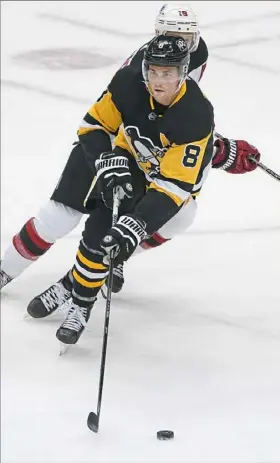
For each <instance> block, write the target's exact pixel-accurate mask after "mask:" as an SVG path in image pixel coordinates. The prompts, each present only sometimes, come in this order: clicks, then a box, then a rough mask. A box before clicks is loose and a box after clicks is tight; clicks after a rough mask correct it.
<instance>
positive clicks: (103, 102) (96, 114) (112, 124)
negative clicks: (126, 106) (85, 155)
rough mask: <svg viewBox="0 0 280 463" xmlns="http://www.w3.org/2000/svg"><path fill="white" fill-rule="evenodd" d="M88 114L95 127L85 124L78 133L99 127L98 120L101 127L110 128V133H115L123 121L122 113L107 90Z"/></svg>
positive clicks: (81, 133)
mask: <svg viewBox="0 0 280 463" xmlns="http://www.w3.org/2000/svg"><path fill="white" fill-rule="evenodd" d="M88 115H89V116H91V117H92V118H93V120H94V121H95V122H94V121H93V127H90V126H87V127H83V124H82V125H81V127H80V128H79V130H78V135H83V134H84V133H88V132H89V131H91V130H96V129H98V125H97V124H96V121H97V122H99V123H100V129H101V130H102V129H103V130H104V129H105V130H108V131H109V132H110V133H115V132H116V131H117V130H118V128H119V126H120V125H121V123H122V117H121V113H120V112H119V110H118V108H117V107H116V106H115V104H114V102H113V100H112V94H111V92H109V90H107V91H106V92H105V93H104V94H103V96H102V98H100V100H98V101H97V102H96V103H94V104H93V105H92V106H91V108H90V109H89V110H88Z"/></svg>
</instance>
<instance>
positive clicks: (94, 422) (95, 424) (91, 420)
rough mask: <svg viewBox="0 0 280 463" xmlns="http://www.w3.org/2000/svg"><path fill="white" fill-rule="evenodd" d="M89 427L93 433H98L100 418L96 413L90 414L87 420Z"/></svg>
mask: <svg viewBox="0 0 280 463" xmlns="http://www.w3.org/2000/svg"><path fill="white" fill-rule="evenodd" d="M87 425H88V428H89V429H90V430H91V431H93V432H98V428H99V419H98V416H97V415H96V414H95V413H93V412H90V413H89V415H88V419H87Z"/></svg>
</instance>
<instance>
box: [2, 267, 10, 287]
mask: <svg viewBox="0 0 280 463" xmlns="http://www.w3.org/2000/svg"><path fill="white" fill-rule="evenodd" d="M10 281H12V278H11V277H9V275H7V273H5V272H4V270H0V290H1V289H2V288H4V286H6V285H7V284H8V283H10Z"/></svg>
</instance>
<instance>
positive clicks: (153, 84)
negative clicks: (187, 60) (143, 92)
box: [148, 65, 180, 106]
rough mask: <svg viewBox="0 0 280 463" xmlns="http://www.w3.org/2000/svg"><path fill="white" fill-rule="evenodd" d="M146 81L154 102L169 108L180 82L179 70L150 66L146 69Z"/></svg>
mask: <svg viewBox="0 0 280 463" xmlns="http://www.w3.org/2000/svg"><path fill="white" fill-rule="evenodd" d="M148 81H149V86H150V90H151V93H152V95H153V97H154V98H155V100H156V101H157V102H158V103H160V104H163V105H166V106H169V105H170V104H171V103H172V102H173V100H174V98H175V96H176V93H177V91H178V85H179V82H180V75H179V70H178V68H176V67H164V66H153V65H150V66H149V69H148Z"/></svg>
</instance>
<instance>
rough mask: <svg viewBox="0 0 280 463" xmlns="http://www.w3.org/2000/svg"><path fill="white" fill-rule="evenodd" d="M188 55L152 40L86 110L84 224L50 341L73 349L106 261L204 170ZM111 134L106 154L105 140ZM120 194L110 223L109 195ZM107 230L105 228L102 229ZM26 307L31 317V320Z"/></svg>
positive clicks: (205, 140) (208, 128)
mask: <svg viewBox="0 0 280 463" xmlns="http://www.w3.org/2000/svg"><path fill="white" fill-rule="evenodd" d="M189 60H190V54H189V51H188V47H187V44H186V42H185V41H184V40H183V39H182V38H181V37H180V36H170V37H167V36H164V35H159V36H157V37H156V38H154V39H153V40H152V41H151V42H150V43H149V45H148V47H147V48H146V50H145V53H144V59H143V66H142V72H141V71H137V70H135V69H134V68H133V67H129V66H128V67H125V68H123V69H120V70H119V71H118V72H117V73H116V75H115V76H114V77H113V79H112V81H111V83H110V84H109V86H108V89H107V91H106V92H105V93H103V95H102V96H101V98H99V100H98V101H97V102H96V103H95V104H94V105H93V106H92V107H91V108H90V109H89V111H88V113H87V114H86V116H85V118H84V120H83V122H82V124H81V126H80V128H79V131H78V135H79V140H80V142H81V144H82V146H83V149H84V151H85V153H86V155H87V158H88V162H89V164H91V165H94V166H95V169H96V172H97V173H96V181H95V183H94V186H93V189H92V192H91V198H94V200H95V201H96V205H95V208H94V209H93V210H92V212H91V214H90V216H89V218H88V220H87V221H86V225H85V230H84V232H83V239H82V240H81V241H80V245H79V249H78V252H77V255H76V262H75V265H74V267H73V270H72V276H73V283H72V292H71V293H72V294H71V298H70V299H69V301H68V305H69V311H68V314H67V317H66V319H65V321H64V322H63V324H62V325H61V327H60V328H59V329H58V330H57V333H56V336H57V338H58V340H59V341H61V342H62V343H65V344H75V343H76V342H77V341H78V339H79V337H80V336H81V334H82V332H83V330H84V328H85V326H86V323H87V322H88V320H89V317H90V313H91V309H92V307H93V304H94V302H95V300H96V297H97V294H98V292H99V290H100V289H101V286H102V285H103V284H104V281H105V279H106V277H107V274H108V257H109V255H110V254H111V252H112V251H113V252H114V256H115V259H116V263H122V262H123V261H126V260H128V259H129V258H130V256H131V255H132V254H133V252H134V251H135V249H136V247H137V246H138V245H139V244H140V242H141V241H143V240H144V239H145V238H147V237H149V236H152V235H153V233H154V232H155V231H157V230H159V229H160V228H161V227H163V226H164V224H166V223H167V222H168V221H170V219H171V218H172V217H175V216H176V215H177V214H178V213H179V211H180V210H181V209H182V208H184V207H187V205H188V203H189V202H190V201H193V196H192V195H197V194H198V192H199V191H200V189H201V187H202V185H203V183H204V181H205V178H206V176H207V175H206V174H207V172H208V170H209V167H211V160H212V155H213V130H214V114H213V107H212V105H211V103H210V102H209V101H208V99H206V97H205V96H204V95H203V93H202V92H201V90H200V88H199V86H198V85H197V83H196V82H194V81H193V80H192V79H189V78H188V77H187V72H188V65H189ZM117 131H118V135H117V137H116V139H115V142H114V143H115V147H114V149H113V150H112V149H111V142H110V134H114V133H116V132H117ZM116 187H117V188H118V189H119V191H120V193H121V198H122V202H121V206H120V209H119V219H118V221H117V223H116V225H115V226H113V227H111V221H112V196H113V190H114V189H115V188H116ZM110 227H111V228H110ZM37 308H38V309H39V311H40V310H41V307H40V305H38V306H36V304H34V305H33V308H32V311H30V313H31V315H32V312H33V316H37V315H38V313H36V309H37Z"/></svg>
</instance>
